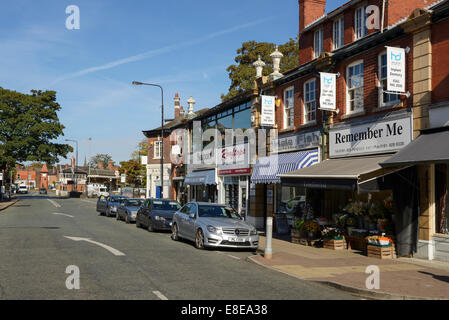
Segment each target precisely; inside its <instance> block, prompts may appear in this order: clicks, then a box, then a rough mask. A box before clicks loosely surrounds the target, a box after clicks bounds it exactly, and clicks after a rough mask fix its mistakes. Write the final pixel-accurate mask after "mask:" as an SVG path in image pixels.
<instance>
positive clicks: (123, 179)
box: [120, 173, 126, 183]
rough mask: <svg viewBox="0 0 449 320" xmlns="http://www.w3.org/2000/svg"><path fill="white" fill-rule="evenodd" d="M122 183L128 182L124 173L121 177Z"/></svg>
mask: <svg viewBox="0 0 449 320" xmlns="http://www.w3.org/2000/svg"><path fill="white" fill-rule="evenodd" d="M120 182H121V183H125V182H126V174H124V173H122V175H121V176H120Z"/></svg>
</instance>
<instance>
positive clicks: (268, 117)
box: [260, 96, 275, 126]
mask: <svg viewBox="0 0 449 320" xmlns="http://www.w3.org/2000/svg"><path fill="white" fill-rule="evenodd" d="M261 99H262V116H261V123H260V124H261V125H262V126H274V102H275V97H272V96H261Z"/></svg>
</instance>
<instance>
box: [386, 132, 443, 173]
mask: <svg viewBox="0 0 449 320" xmlns="http://www.w3.org/2000/svg"><path fill="white" fill-rule="evenodd" d="M442 162H449V127H442V128H435V129H427V130H422V131H421V135H420V136H419V137H418V138H417V139H415V140H413V141H412V142H410V143H409V144H408V145H407V146H405V147H404V148H403V149H402V150H401V151H399V152H398V153H396V154H395V155H394V156H392V157H390V158H389V159H388V160H386V161H384V162H382V163H381V166H382V167H390V166H406V165H408V166H410V165H415V164H425V163H442Z"/></svg>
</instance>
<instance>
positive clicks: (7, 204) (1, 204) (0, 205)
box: [0, 199, 19, 211]
mask: <svg viewBox="0 0 449 320" xmlns="http://www.w3.org/2000/svg"><path fill="white" fill-rule="evenodd" d="M17 201H19V199H11V201H4V202H0V211H2V210H5V209H6V208H9V207H10V206H12V205H13V204H15V203H16V202H17Z"/></svg>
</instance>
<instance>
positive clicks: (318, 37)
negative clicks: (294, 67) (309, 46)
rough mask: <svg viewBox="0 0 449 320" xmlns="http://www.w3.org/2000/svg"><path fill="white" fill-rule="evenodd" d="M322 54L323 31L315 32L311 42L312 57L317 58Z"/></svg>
mask: <svg viewBox="0 0 449 320" xmlns="http://www.w3.org/2000/svg"><path fill="white" fill-rule="evenodd" d="M322 53H323V29H319V30H317V31H315V35H314V41H313V57H314V58H318V57H319V56H320V55H321V54H322Z"/></svg>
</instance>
